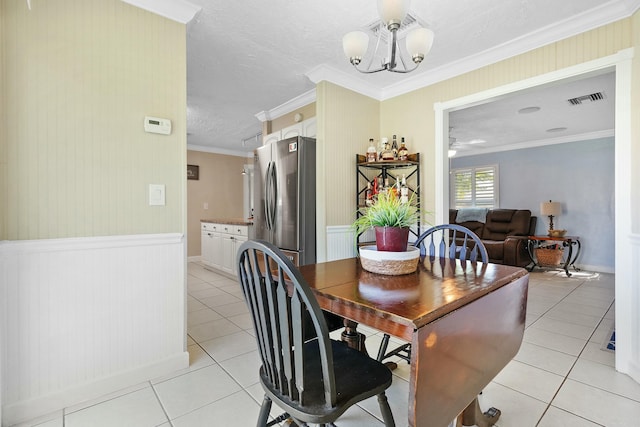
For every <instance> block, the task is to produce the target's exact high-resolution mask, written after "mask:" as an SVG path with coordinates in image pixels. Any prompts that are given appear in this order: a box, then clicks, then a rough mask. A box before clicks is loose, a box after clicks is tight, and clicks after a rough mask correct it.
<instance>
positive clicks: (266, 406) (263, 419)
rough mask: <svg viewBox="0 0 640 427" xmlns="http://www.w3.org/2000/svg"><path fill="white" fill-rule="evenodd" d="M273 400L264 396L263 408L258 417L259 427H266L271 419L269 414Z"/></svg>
mask: <svg viewBox="0 0 640 427" xmlns="http://www.w3.org/2000/svg"><path fill="white" fill-rule="evenodd" d="M271 403H272V402H271V399H269V398H268V397H267V395H266V394H265V395H264V399H263V400H262V406H261V407H260V415H258V424H257V426H258V427H264V426H266V425H267V421H268V419H269V412H270V411H271Z"/></svg>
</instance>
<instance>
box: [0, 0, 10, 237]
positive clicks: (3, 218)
mask: <svg viewBox="0 0 640 427" xmlns="http://www.w3.org/2000/svg"><path fill="white" fill-rule="evenodd" d="M0 3H1V2H0ZM5 15H6V14H5V13H4V6H3V5H2V4H0V240H3V239H6V238H7V214H8V213H9V207H8V203H7V188H8V187H7V124H6V123H7V121H6V120H7V119H6V116H5V108H6V105H5V104H6V102H5V101H4V100H5V99H7V95H6V92H5V91H6V88H5V80H6V79H5V78H4V76H6V75H7V72H6V70H5V53H4V50H5V48H4V45H5V41H6V37H5V35H4V34H5V32H4V27H5V25H4V19H5Z"/></svg>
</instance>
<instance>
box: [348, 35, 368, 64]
mask: <svg viewBox="0 0 640 427" xmlns="http://www.w3.org/2000/svg"><path fill="white" fill-rule="evenodd" d="M367 47H369V36H368V35H367V34H366V33H365V32H364V31H352V32H350V33H347V34H345V35H344V37H343V38H342V48H343V49H344V54H345V55H347V58H349V59H351V58H362V57H363V56H364V54H365V53H366V52H367Z"/></svg>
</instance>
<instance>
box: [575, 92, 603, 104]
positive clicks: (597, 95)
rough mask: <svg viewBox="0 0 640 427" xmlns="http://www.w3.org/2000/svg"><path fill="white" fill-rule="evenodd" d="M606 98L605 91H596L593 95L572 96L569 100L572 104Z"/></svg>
mask: <svg viewBox="0 0 640 427" xmlns="http://www.w3.org/2000/svg"><path fill="white" fill-rule="evenodd" d="M604 99H605V96H604V93H602V92H596V93H592V94H591V95H583V96H579V97H577V98H571V99H569V100H568V101H569V104H571V105H581V104H584V103H589V102H596V101H602V100H604Z"/></svg>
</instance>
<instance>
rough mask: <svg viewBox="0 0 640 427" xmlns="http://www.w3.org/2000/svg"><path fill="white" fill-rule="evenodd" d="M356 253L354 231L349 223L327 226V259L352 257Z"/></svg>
mask: <svg viewBox="0 0 640 427" xmlns="http://www.w3.org/2000/svg"><path fill="white" fill-rule="evenodd" d="M355 254H356V250H355V240H354V236H353V231H352V230H351V226H349V225H333V226H328V227H327V261H335V260H338V259H344V258H352V257H354V256H355Z"/></svg>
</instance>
